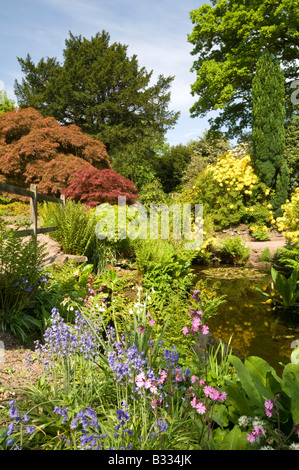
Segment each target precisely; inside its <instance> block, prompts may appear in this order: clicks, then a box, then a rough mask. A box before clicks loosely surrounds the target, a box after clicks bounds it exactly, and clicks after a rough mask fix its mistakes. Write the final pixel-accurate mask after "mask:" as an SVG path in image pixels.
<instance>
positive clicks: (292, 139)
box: [284, 114, 299, 192]
mask: <svg viewBox="0 0 299 470" xmlns="http://www.w3.org/2000/svg"><path fill="white" fill-rule="evenodd" d="M298 123H299V116H298V115H297V114H295V115H294V116H292V118H291V119H289V120H287V122H286V124H285V140H286V144H285V151H284V159H285V161H286V162H287V165H288V168H289V170H290V191H291V192H293V191H294V189H295V188H296V187H299V125H298Z"/></svg>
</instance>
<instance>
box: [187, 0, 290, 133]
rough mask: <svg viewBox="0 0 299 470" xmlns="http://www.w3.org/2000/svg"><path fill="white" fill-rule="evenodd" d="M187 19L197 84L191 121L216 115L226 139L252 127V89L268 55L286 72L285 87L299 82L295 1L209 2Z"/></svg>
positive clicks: (194, 85) (216, 124)
mask: <svg viewBox="0 0 299 470" xmlns="http://www.w3.org/2000/svg"><path fill="white" fill-rule="evenodd" d="M210 3H211V4H205V5H203V6H201V7H200V8H198V9H197V10H193V11H191V13H190V17H191V21H192V23H193V24H194V27H193V31H192V33H191V34H190V35H189V39H188V40H189V42H190V43H191V44H192V45H193V46H194V49H193V51H192V54H193V55H194V56H196V59H195V61H194V63H193V71H195V72H196V74H197V75H196V81H195V83H194V84H193V85H192V94H193V95H194V96H198V100H197V101H196V102H195V103H194V105H193V107H192V108H191V115H192V116H193V117H196V116H205V115H206V114H207V113H208V112H210V111H213V110H218V111H219V115H218V116H217V117H216V118H215V119H212V120H211V121H210V122H211V124H212V125H213V126H214V128H218V129H219V128H221V127H222V126H225V127H226V128H227V129H228V131H227V135H228V136H229V137H234V136H237V135H241V134H242V132H244V130H245V129H246V128H248V127H251V109H252V99H251V87H252V79H253V76H254V73H255V69H256V63H257V60H258V58H259V57H260V55H261V53H262V52H263V51H264V50H265V49H268V50H269V52H270V53H271V54H273V55H275V56H276V58H277V59H278V60H279V62H280V65H281V66H282V67H283V69H284V73H285V78H286V92H287V94H288V95H289V99H288V102H287V104H289V111H290V113H291V112H293V111H294V106H293V105H292V104H291V102H290V95H291V90H289V86H288V85H287V83H289V82H290V81H292V80H294V79H296V78H298V76H297V74H298V67H297V65H296V62H295V61H296V59H298V58H299V53H298V47H299V26H298V25H299V1H298V0H280V1H277V0H249V1H244V0H211V2H210Z"/></svg>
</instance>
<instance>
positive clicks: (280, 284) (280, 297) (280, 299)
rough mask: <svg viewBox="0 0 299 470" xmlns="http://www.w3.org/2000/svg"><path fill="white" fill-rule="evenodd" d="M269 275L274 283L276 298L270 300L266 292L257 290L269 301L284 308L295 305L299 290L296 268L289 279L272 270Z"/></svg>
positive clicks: (298, 297)
mask: <svg viewBox="0 0 299 470" xmlns="http://www.w3.org/2000/svg"><path fill="white" fill-rule="evenodd" d="M271 275H272V279H273V282H274V289H275V291H276V296H275V297H274V298H272V296H271V295H270V294H268V293H267V292H263V291H262V290H261V289H259V288H257V290H259V291H260V292H262V293H263V295H265V296H266V297H268V298H269V299H272V301H273V302H274V303H275V304H277V305H279V306H281V307H284V308H289V307H292V306H293V305H296V304H297V302H298V300H299V289H298V279H299V278H298V268H294V269H293V271H292V273H291V275H290V276H289V277H286V276H284V275H283V274H281V273H279V272H277V271H276V270H275V269H274V268H272V269H271Z"/></svg>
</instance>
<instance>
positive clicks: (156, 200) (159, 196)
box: [138, 179, 172, 209]
mask: <svg viewBox="0 0 299 470" xmlns="http://www.w3.org/2000/svg"><path fill="white" fill-rule="evenodd" d="M138 199H139V201H140V202H141V204H143V205H144V206H145V207H146V208H147V209H150V205H151V204H167V203H168V202H171V201H172V200H171V198H170V197H169V196H167V194H165V192H164V191H163V188H162V185H161V183H160V181H159V180H158V179H155V180H153V181H152V182H151V183H148V184H146V185H145V186H143V188H142V189H141V191H140V193H139V198H138Z"/></svg>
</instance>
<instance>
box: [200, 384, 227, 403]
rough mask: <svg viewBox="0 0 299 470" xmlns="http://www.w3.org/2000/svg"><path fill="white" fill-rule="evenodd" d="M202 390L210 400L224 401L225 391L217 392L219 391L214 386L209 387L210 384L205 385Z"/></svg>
mask: <svg viewBox="0 0 299 470" xmlns="http://www.w3.org/2000/svg"><path fill="white" fill-rule="evenodd" d="M203 391H204V394H205V396H206V397H208V398H210V399H211V400H217V401H224V400H225V399H226V393H225V392H222V393H219V391H218V390H216V388H214V387H211V385H206V386H205V387H204V389H203Z"/></svg>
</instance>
